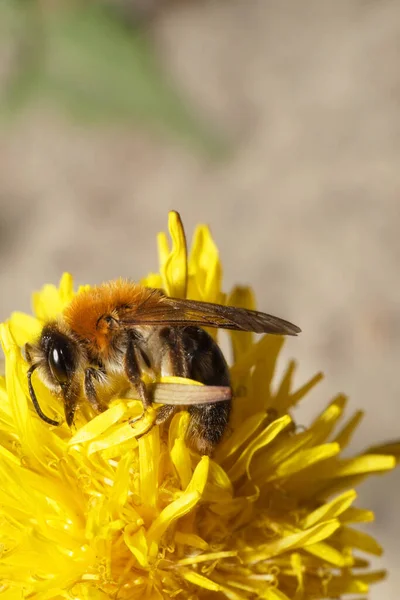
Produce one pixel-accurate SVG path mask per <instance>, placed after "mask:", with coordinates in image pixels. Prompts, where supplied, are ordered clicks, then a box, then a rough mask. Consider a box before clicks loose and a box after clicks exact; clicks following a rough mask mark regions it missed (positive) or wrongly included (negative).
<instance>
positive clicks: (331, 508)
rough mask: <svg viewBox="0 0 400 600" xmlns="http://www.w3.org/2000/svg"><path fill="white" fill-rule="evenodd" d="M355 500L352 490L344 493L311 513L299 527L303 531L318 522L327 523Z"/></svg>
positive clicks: (354, 493)
mask: <svg viewBox="0 0 400 600" xmlns="http://www.w3.org/2000/svg"><path fill="white" fill-rule="evenodd" d="M356 498H357V494H356V492H355V491H354V490H349V491H348V492H344V493H343V494H341V495H340V496H337V498H334V499H333V500H331V501H330V502H328V503H327V504H323V505H322V506H321V507H320V508H317V509H316V510H314V511H313V512H311V513H310V514H309V515H307V517H306V518H305V519H303V521H302V523H301V526H302V527H303V528H304V529H308V528H309V527H312V525H315V524H316V523H319V522H320V521H328V520H329V519H334V518H335V517H338V516H339V515H341V514H342V513H343V512H344V511H345V510H347V509H348V508H349V506H350V505H351V504H352V503H353V502H354V500H355V499H356Z"/></svg>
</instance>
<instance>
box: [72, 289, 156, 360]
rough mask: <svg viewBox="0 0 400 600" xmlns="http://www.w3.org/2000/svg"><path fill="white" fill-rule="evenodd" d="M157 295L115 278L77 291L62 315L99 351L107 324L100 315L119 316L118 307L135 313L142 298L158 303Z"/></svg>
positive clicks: (102, 348)
mask: <svg viewBox="0 0 400 600" xmlns="http://www.w3.org/2000/svg"><path fill="white" fill-rule="evenodd" d="M159 298H160V295H159V294H155V291H154V290H151V289H149V288H145V287H143V286H141V285H138V284H136V283H133V282H131V281H127V280H125V279H117V280H115V281H110V282H107V283H103V284H101V285H99V286H96V287H93V288H90V289H89V290H84V291H82V292H80V293H79V294H77V295H76V296H75V298H74V299H73V300H72V302H71V304H70V305H69V306H68V307H67V308H66V309H65V310H64V319H65V321H66V323H67V324H68V326H69V327H70V328H71V330H72V331H73V332H74V333H75V334H76V335H77V336H78V337H79V338H81V339H83V340H85V341H87V342H88V343H89V344H90V345H93V346H94V347H95V348H96V349H98V350H100V351H105V350H106V347H107V344H108V341H109V335H110V333H111V332H110V328H109V327H108V325H107V323H106V322H105V321H102V320H101V318H102V317H104V316H106V315H110V316H112V317H115V318H116V319H118V314H119V312H120V310H123V309H128V308H129V309H130V310H129V312H130V314H131V315H134V309H135V306H140V305H141V304H143V302H147V303H151V304H153V303H155V302H156V303H157V302H158V301H159Z"/></svg>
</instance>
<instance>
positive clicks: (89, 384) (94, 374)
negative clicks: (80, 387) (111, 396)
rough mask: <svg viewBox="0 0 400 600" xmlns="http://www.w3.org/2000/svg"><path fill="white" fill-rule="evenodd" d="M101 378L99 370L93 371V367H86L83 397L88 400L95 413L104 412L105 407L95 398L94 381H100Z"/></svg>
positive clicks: (101, 373) (102, 375) (101, 374)
mask: <svg viewBox="0 0 400 600" xmlns="http://www.w3.org/2000/svg"><path fill="white" fill-rule="evenodd" d="M102 377H104V372H103V371H100V370H99V369H95V368H94V367H88V368H87V369H86V370H85V379H84V387H85V396H86V398H87V399H88V400H89V402H90V404H91V405H92V407H93V408H94V410H95V411H96V412H99V413H100V412H103V411H105V410H106V408H107V407H106V406H104V404H103V403H102V402H100V400H99V399H98V397H97V393H96V388H95V385H94V384H95V381H101V379H102Z"/></svg>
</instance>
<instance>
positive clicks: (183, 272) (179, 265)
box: [160, 211, 187, 298]
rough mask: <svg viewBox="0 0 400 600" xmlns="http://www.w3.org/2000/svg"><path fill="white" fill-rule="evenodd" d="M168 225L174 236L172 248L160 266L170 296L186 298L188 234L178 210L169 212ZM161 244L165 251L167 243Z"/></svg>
mask: <svg viewBox="0 0 400 600" xmlns="http://www.w3.org/2000/svg"><path fill="white" fill-rule="evenodd" d="M168 226H169V232H170V235H171V238H172V250H171V252H170V254H169V255H168V257H167V258H166V260H165V262H164V263H163V264H162V265H161V268H160V272H161V275H162V278H163V282H164V286H163V287H164V289H165V291H166V292H167V294H168V295H169V296H172V297H174V298H185V297H186V288H187V248H186V236H185V232H184V230H183V226H182V222H181V219H180V216H179V214H178V213H177V212H175V211H171V212H170V213H169V220H168ZM161 240H162V238H161ZM161 246H162V252H164V251H165V249H166V248H165V244H164V243H163V242H161Z"/></svg>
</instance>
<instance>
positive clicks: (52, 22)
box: [0, 0, 224, 154]
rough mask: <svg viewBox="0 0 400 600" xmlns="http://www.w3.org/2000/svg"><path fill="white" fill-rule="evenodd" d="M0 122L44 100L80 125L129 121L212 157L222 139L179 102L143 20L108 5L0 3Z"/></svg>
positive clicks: (10, 0) (8, 0) (15, 0)
mask: <svg viewBox="0 0 400 600" xmlns="http://www.w3.org/2000/svg"><path fill="white" fill-rule="evenodd" d="M0 37H1V44H2V46H3V47H6V46H7V44H8V45H9V46H11V48H12V51H11V53H9V54H10V56H9V57H8V62H9V65H8V66H9V68H8V72H7V75H6V77H5V78H3V79H5V80H4V81H3V82H2V85H1V88H0V92H1V99H0V111H1V116H2V118H3V119H4V118H5V119H9V118H10V117H13V118H15V116H18V115H19V114H20V113H21V111H22V110H23V109H26V108H27V107H31V106H34V105H36V104H38V103H40V104H41V105H45V106H46V104H48V105H49V107H51V108H54V107H56V108H58V109H61V110H62V111H64V113H65V114H68V115H69V116H72V117H73V118H74V119H77V120H79V121H82V122H84V123H87V124H92V125H93V124H104V123H110V122H129V121H132V122H135V124H140V125H145V126H146V127H151V128H153V129H154V128H155V129H156V131H157V132H158V133H160V132H161V133H162V132H163V133H165V132H167V133H169V134H173V135H175V136H178V137H179V138H181V139H183V140H185V141H187V142H189V143H191V144H192V145H194V146H195V147H197V148H198V149H200V150H201V151H204V152H206V153H210V154H215V153H217V154H219V153H220V152H221V151H223V149H224V144H223V142H222V138H221V137H220V136H219V135H218V134H216V133H215V126H213V127H212V126H211V124H210V123H208V122H207V121H206V119H205V118H201V117H200V116H199V115H198V114H196V111H195V110H194V109H192V108H191V107H190V106H189V105H188V103H187V102H185V100H184V97H183V96H184V95H183V93H181V92H180V90H179V89H177V86H176V85H174V83H173V82H172V81H171V80H170V79H169V77H168V75H167V74H166V73H165V72H164V70H163V68H162V67H161V65H160V61H159V60H158V57H157V53H156V51H155V48H154V46H153V44H152V41H151V37H150V35H149V33H148V30H147V27H146V22H145V21H143V20H141V19H139V18H138V19H137V21H135V20H133V21H132V19H129V20H128V19H126V16H124V14H123V13H122V12H121V11H120V10H118V9H117V7H116V6H112V5H110V4H99V3H88V4H86V5H84V6H82V5H79V4H73V3H70V4H68V5H67V6H64V5H63V4H62V3H58V4H56V3H54V4H53V3H51V2H48V3H44V2H39V1H38V0H3V1H2V3H1V4H0Z"/></svg>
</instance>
